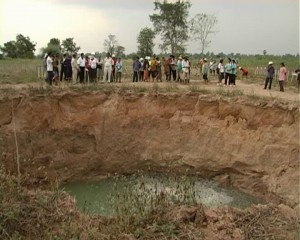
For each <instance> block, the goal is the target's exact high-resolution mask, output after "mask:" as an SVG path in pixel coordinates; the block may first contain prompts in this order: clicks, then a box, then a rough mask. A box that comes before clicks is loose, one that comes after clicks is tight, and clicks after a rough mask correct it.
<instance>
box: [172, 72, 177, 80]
mask: <svg viewBox="0 0 300 240" xmlns="http://www.w3.org/2000/svg"><path fill="white" fill-rule="evenodd" d="M172 77H173V81H176V70H172Z"/></svg>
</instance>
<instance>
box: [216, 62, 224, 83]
mask: <svg viewBox="0 0 300 240" xmlns="http://www.w3.org/2000/svg"><path fill="white" fill-rule="evenodd" d="M223 62H224V60H223V59H220V62H219V65H218V68H217V69H218V70H217V71H218V72H219V73H218V74H219V76H218V78H219V82H218V84H217V85H218V86H222V81H223V79H225V66H224V63H223Z"/></svg>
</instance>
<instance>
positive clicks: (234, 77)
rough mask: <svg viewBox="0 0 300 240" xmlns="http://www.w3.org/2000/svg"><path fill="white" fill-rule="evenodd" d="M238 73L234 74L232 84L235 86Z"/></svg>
mask: <svg viewBox="0 0 300 240" xmlns="http://www.w3.org/2000/svg"><path fill="white" fill-rule="evenodd" d="M235 79H236V75H235V74H232V85H233V86H235Z"/></svg>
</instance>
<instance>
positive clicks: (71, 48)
mask: <svg viewBox="0 0 300 240" xmlns="http://www.w3.org/2000/svg"><path fill="white" fill-rule="evenodd" d="M61 46H62V51H63V52H67V53H69V54H74V53H78V51H79V50H80V47H78V46H77V45H76V43H75V42H74V38H66V39H65V40H63V41H62V44H61Z"/></svg>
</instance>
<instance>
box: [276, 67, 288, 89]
mask: <svg viewBox="0 0 300 240" xmlns="http://www.w3.org/2000/svg"><path fill="white" fill-rule="evenodd" d="M286 77H287V69H286V67H285V65H284V63H283V62H282V63H280V68H279V77H278V80H279V87H280V92H284V82H285V81H286Z"/></svg>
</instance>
